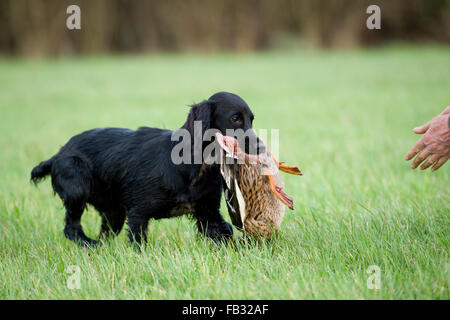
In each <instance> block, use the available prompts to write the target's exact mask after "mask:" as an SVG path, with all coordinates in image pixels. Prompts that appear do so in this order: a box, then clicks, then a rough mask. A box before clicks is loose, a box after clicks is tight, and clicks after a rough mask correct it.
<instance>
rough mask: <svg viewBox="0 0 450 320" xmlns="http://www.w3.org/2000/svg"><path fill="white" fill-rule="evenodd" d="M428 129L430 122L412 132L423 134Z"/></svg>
mask: <svg viewBox="0 0 450 320" xmlns="http://www.w3.org/2000/svg"><path fill="white" fill-rule="evenodd" d="M429 128H430V122H427V123H425V124H424V125H423V126H420V127H416V128H414V129H413V131H414V132H415V133H417V134H423V133H425V132H427V130H428V129H429Z"/></svg>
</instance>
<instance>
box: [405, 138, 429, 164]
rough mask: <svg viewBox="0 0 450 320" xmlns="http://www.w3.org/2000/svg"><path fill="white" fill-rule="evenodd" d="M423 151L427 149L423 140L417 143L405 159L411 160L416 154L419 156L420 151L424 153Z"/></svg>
mask: <svg viewBox="0 0 450 320" xmlns="http://www.w3.org/2000/svg"><path fill="white" fill-rule="evenodd" d="M423 149H425V144H424V143H423V141H422V139H420V140H419V141H417V142H416V144H415V145H414V146H413V147H412V148H411V150H409V152H408V153H407V154H406V156H405V159H406V160H407V161H408V160H411V159H412V158H414V156H415V155H416V154H418V153H419V152H420V151H422V150H423Z"/></svg>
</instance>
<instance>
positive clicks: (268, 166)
mask: <svg viewBox="0 0 450 320" xmlns="http://www.w3.org/2000/svg"><path fill="white" fill-rule="evenodd" d="M216 140H217V142H218V144H219V146H220V147H221V148H222V149H223V151H224V152H225V155H226V157H230V158H234V159H237V160H238V161H237V164H244V163H245V164H253V165H255V168H259V170H260V173H261V174H262V175H265V176H267V178H268V179H267V180H268V183H269V185H270V189H271V190H272V192H273V193H274V194H275V196H276V197H277V198H278V199H279V200H280V201H281V202H283V203H284V204H285V205H286V206H288V207H289V208H290V209H291V210H293V209H294V202H293V200H292V198H291V197H290V196H289V195H287V194H286V193H285V192H284V191H283V188H282V183H281V178H280V175H279V170H278V169H280V170H282V171H284V172H287V173H290V174H295V175H302V173H301V172H300V170H299V169H298V168H297V167H295V166H286V165H284V163H282V162H279V161H278V160H277V159H276V158H275V157H274V156H273V155H272V154H271V153H270V151H268V150H267V149H266V151H265V152H264V153H261V154H258V155H253V154H248V153H245V152H244V151H243V150H242V149H241V148H240V147H239V142H238V140H237V139H235V138H234V137H229V136H224V135H222V134H221V133H219V132H218V133H216ZM232 163H233V164H234V163H235V162H234V161H233V162H232Z"/></svg>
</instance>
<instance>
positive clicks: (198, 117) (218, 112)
mask: <svg viewBox="0 0 450 320" xmlns="http://www.w3.org/2000/svg"><path fill="white" fill-rule="evenodd" d="M253 119H254V115H253V112H252V111H251V110H250V107H249V106H248V105H247V103H246V102H245V101H244V100H242V98H241V97H239V96H237V95H235V94H233V93H228V92H218V93H216V94H214V95H212V96H211V97H210V98H209V99H208V100H204V101H202V102H200V103H198V104H195V105H193V106H192V107H191V110H190V112H189V115H188V119H187V121H186V124H185V126H184V127H185V128H186V129H187V130H189V131H190V133H191V135H192V136H193V134H194V121H201V122H202V134H205V132H206V131H207V130H208V129H216V130H218V131H220V133H222V134H223V135H228V136H234V137H235V138H236V139H238V140H239V141H242V142H241V145H244V146H245V152H247V153H249V154H259V153H263V152H264V151H265V145H264V143H263V142H262V141H261V140H260V139H259V138H258V137H257V136H256V133H255V131H254V130H253ZM230 130H232V131H230ZM230 133H231V134H230Z"/></svg>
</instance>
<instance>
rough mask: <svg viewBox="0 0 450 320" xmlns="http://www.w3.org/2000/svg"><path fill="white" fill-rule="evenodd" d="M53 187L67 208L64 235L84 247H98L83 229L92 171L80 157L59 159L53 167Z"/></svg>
mask: <svg viewBox="0 0 450 320" xmlns="http://www.w3.org/2000/svg"><path fill="white" fill-rule="evenodd" d="M51 174H52V186H53V189H54V190H55V192H56V193H57V194H58V195H59V196H60V198H61V199H62V201H63V203H64V206H65V207H66V218H65V222H66V225H65V227H64V235H65V236H66V238H67V239H70V240H72V241H74V242H76V243H78V244H80V245H81V246H83V247H86V246H96V245H97V241H94V240H92V239H90V238H88V237H87V236H86V235H85V234H84V232H83V229H82V227H81V216H82V214H83V211H84V209H85V208H86V202H87V199H88V198H89V193H90V190H91V183H92V177H91V171H90V169H89V165H88V163H87V162H86V161H84V160H82V159H81V158H80V157H79V156H68V157H64V158H59V159H57V160H56V161H55V162H54V164H53V166H52V172H51Z"/></svg>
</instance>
